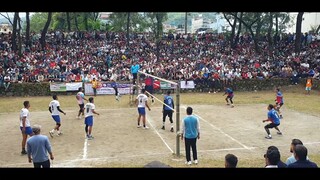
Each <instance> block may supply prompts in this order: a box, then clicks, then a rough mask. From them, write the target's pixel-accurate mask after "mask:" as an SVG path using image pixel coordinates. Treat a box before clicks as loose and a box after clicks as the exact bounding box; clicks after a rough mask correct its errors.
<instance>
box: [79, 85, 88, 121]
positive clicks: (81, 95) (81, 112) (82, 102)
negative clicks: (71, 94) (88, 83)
mask: <svg viewBox="0 0 320 180" xmlns="http://www.w3.org/2000/svg"><path fill="white" fill-rule="evenodd" d="M82 91H83V89H82V87H79V90H78V93H77V95H76V99H77V102H78V105H79V107H80V109H79V113H78V116H77V118H78V119H80V118H81V115H82V116H84V100H86V101H88V100H87V99H86V98H85V97H84V94H83V92H82Z"/></svg>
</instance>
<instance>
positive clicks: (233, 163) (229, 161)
mask: <svg viewBox="0 0 320 180" xmlns="http://www.w3.org/2000/svg"><path fill="white" fill-rule="evenodd" d="M224 160H225V163H224V165H225V168H236V167H237V164H238V158H237V156H235V155H234V154H227V155H226V156H225V157H224Z"/></svg>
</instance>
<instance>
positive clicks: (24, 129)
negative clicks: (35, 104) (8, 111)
mask: <svg viewBox="0 0 320 180" xmlns="http://www.w3.org/2000/svg"><path fill="white" fill-rule="evenodd" d="M23 106H24V108H22V109H21V111H20V129H21V133H22V143H21V145H22V151H21V154H22V155H25V154H27V151H26V142H27V138H28V135H29V136H32V135H33V133H32V129H31V123H30V119H29V117H30V112H29V108H30V102H29V101H24V102H23Z"/></svg>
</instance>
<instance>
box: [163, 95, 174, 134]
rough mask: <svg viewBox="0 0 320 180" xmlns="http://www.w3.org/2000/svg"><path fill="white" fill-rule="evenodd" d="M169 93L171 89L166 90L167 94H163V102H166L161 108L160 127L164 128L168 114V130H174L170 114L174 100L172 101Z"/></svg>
mask: <svg viewBox="0 0 320 180" xmlns="http://www.w3.org/2000/svg"><path fill="white" fill-rule="evenodd" d="M170 94H171V91H170V90H168V91H167V94H166V95H165V96H164V100H163V103H164V104H166V105H163V109H162V113H163V118H162V121H163V125H162V128H161V129H163V130H165V122H166V117H167V116H168V117H169V120H170V123H171V129H170V131H171V132H174V130H173V120H172V114H173V111H174V102H173V98H172V96H171V95H170Z"/></svg>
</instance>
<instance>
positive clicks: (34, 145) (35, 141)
mask: <svg viewBox="0 0 320 180" xmlns="http://www.w3.org/2000/svg"><path fill="white" fill-rule="evenodd" d="M32 131H33V133H34V136H32V137H31V138H29V139H28V141H27V147H28V159H29V163H31V162H32V161H33V166H34V168H41V167H42V168H50V160H49V158H48V153H49V154H50V159H51V160H53V159H54V157H53V153H52V150H51V144H50V142H49V139H48V137H47V136H45V135H41V134H40V132H41V126H40V125H34V126H33V127H32Z"/></svg>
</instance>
